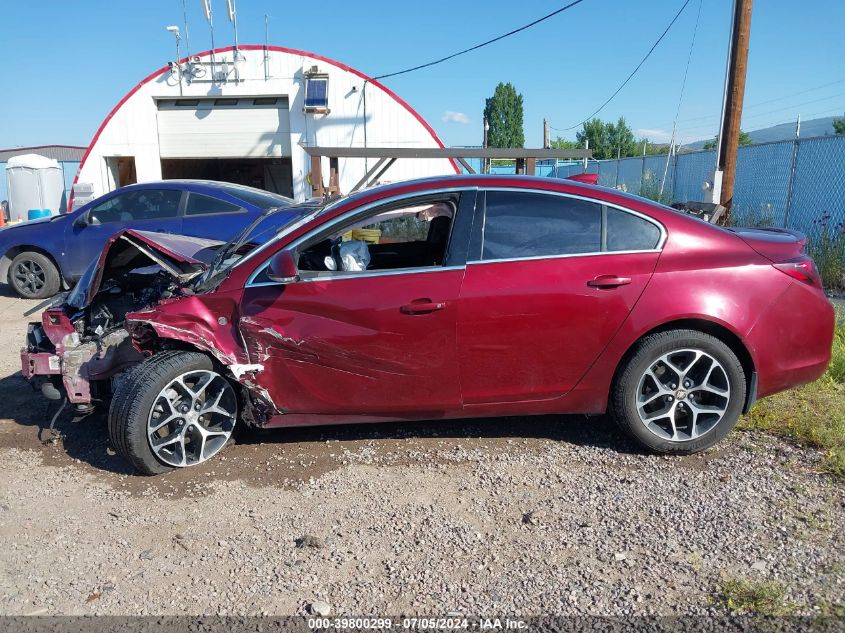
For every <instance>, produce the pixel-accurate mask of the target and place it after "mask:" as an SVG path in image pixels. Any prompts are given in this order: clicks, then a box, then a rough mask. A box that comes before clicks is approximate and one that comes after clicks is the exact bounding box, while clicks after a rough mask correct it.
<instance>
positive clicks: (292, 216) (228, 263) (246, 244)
mask: <svg viewBox="0 0 845 633" xmlns="http://www.w3.org/2000/svg"><path fill="white" fill-rule="evenodd" d="M323 205H324V203H323V201H322V200H314V201H311V202H307V203H304V204H302V205H298V206H295V207H282V208H274V209H271V210H270V211H268V212H267V213H265V214H264V215H262V216H260V217H259V218H258V219H256V220H255V221H254V222H253V223H252V224H250V225H249V226H247V227H246V228H245V229H244V230H243V231H242V232H241V233H240V234H239V235H238V236H236V237H235V238H233V239H231V240H229V241H228V242H226V244H224V245H223V246H221V247H220V249H219V250H218V251H217V254H216V255H215V257H214V260H213V261H212V262H211V264H210V265H209V267H208V270H207V271H206V272H205V273H204V274H203V275H201V276H200V277H199V278H198V279H197V284H196V290H197V291H199V292H204V291H207V290H210V289H211V288H213V287H214V286H216V285H217V283H218V282H219V281H220V280H222V279H223V277H225V276H226V274H227V272H228V271H229V270H230V269H231V268H232V266H234V265H235V264H236V263H237V262H238V261H240V260H241V259H242V258H243V257H244V256H246V255H247V254H248V253H250V252H252V251H253V250H255V249H256V248H259V247H261V246H263V245H264V244H267V243H268V242H270V241H271V240H272V239H273V238H275V237H276V236H278V235H279V234H281V233H284V232H286V231H289V230H292V229H293V228H294V227H297V226H301V225H302V224H304V223H306V222H308V221H310V220H311V219H312V218H314V217H316V216H317V215H319V214H320V213H322V212H323V210H324V209H325V207H324V206H323Z"/></svg>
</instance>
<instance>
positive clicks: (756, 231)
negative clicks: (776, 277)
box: [728, 227, 807, 263]
mask: <svg viewBox="0 0 845 633" xmlns="http://www.w3.org/2000/svg"><path fill="white" fill-rule="evenodd" d="M728 230H730V231H731V232H733V233H735V234H736V235H737V236H739V237H740V238H741V239H742V240H743V241H744V242H745V243H746V244H748V245H749V246H750V247H751V248H753V249H754V250H755V251H757V252H758V253H759V254H760V255H762V256H763V257H765V258H766V259H768V260H769V261H771V262H773V263H779V262H786V261H789V260H791V259H794V258H796V257H800V256H801V255H804V253H805V251H806V248H807V237H806V236H805V235H804V234H803V233H799V232H798V231H792V230H790V229H778V228H770V227H766V228H746V227H732V228H730V229H728Z"/></svg>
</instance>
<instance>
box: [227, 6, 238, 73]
mask: <svg viewBox="0 0 845 633" xmlns="http://www.w3.org/2000/svg"><path fill="white" fill-rule="evenodd" d="M226 9H227V11H228V13H229V22H231V23H232V28H233V29H234V31H235V55H234V58H235V61H237V60H238V59H239V58H240V55H241V51H240V49H239V48H238V10H237V8H236V7H235V0H226Z"/></svg>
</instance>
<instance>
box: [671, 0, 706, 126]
mask: <svg viewBox="0 0 845 633" xmlns="http://www.w3.org/2000/svg"><path fill="white" fill-rule="evenodd" d="M701 5H702V0H698V13H697V14H696V16H695V27H694V28H693V30H692V39H691V40H690V45H689V53H688V54H687V65H686V68H684V80H683V81H682V82H681V92H680V94H679V96H678V108H677V109H676V110H675V122H674V123H673V124H672V135H673V136H674V134H675V132H674V130H675V128H676V127H678V115H679V114H680V113H681V103H683V101H684V88H686V86H687V75H688V74H689V65H690V62H691V61H692V50H693V48H694V47H695V36H696V34H697V33H698V23H699V21H700V20H701Z"/></svg>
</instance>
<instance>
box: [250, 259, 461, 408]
mask: <svg viewBox="0 0 845 633" xmlns="http://www.w3.org/2000/svg"><path fill="white" fill-rule="evenodd" d="M463 274H464V269H463V267H456V268H444V269H436V270H426V271H425V272H422V271H421V272H403V273H401V274H376V275H362V276H360V277H355V276H351V275H350V276H344V277H343V278H333V279H329V280H319V281H317V280H314V281H303V282H299V283H294V284H288V285H286V286H282V285H272V286H261V287H251V288H247V289H246V290H245V291H244V299H243V302H242V306H241V317H240V322H239V325H240V331H241V333H242V335H243V338H244V341H245V344H246V346H247V355H248V357H249V362H250V363H253V364H260V365H262V366H263V370H261V371H259V372H256V373H255V374H254V375H255V380H256V382H257V384H258V386H259V387H261V388H262V389H264V390H266V392H267V394H268V395H269V396H270V397H271V398H272V401H273V403H274V404H275V405H276V407H277V408H279V409H281V410H284V411H285V412H295V413H344V414H360V413H363V412H368V413H386V414H387V413H402V412H404V411H410V410H419V409H420V403H421V402H424V403H426V408H427V409H428V410H429V412H430V414H431V416H432V417H436V416H438V415H439V414H441V413H442V412H444V411H447V410H456V409H459V408H460V404H461V395H460V386H459V382H458V368H457V362H456V356H455V353H456V341H455V328H456V314H457V305H456V300H457V297H458V293H459V290H460V285H461V279H462V278H463ZM422 300H425V301H427V302H432V303H436V304H440V306H439V309H433V310H431V311H426V310H424V311H420V312H414V313H408V310H403V307H404V306H407V305H408V304H412V303H413V302H417V301H422Z"/></svg>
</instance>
